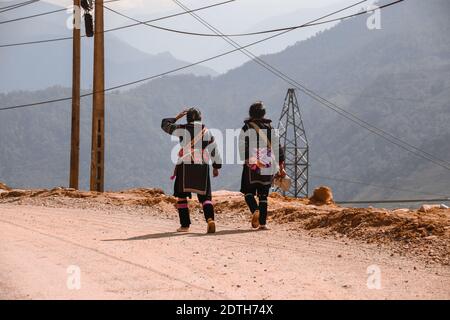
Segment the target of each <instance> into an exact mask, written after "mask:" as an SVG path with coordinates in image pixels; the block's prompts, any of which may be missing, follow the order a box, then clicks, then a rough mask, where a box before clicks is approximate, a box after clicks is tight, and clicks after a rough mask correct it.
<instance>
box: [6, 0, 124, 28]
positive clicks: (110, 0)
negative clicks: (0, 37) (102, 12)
mask: <svg viewBox="0 0 450 320" xmlns="http://www.w3.org/2000/svg"><path fill="white" fill-rule="evenodd" d="M117 1H121V0H108V1H105V2H104V3H110V2H117ZM67 9H68V8H62V9H56V10H52V11H47V12H42V13H37V14H33V15H29V16H25V17H20V18H15V19H10V20H4V21H0V24H6V23H11V22H16V21H21V20H27V19H32V18H37V17H42V16H46V15H49V14H53V13H58V12H66V11H67Z"/></svg>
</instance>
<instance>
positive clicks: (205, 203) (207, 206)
mask: <svg viewBox="0 0 450 320" xmlns="http://www.w3.org/2000/svg"><path fill="white" fill-rule="evenodd" d="M197 198H198V201H199V202H200V203H201V204H202V207H203V214H204V215H205V220H206V222H207V223H208V228H207V229H206V232H207V233H215V232H216V224H215V222H214V206H213V203H212V201H211V195H207V196H206V195H205V196H203V195H200V194H198V195H197Z"/></svg>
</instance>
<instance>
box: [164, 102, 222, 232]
mask: <svg viewBox="0 0 450 320" xmlns="http://www.w3.org/2000/svg"><path fill="white" fill-rule="evenodd" d="M184 116H186V118H187V123H186V124H176V122H177V121H178V120H180V119H181V118H183V117H184ZM201 121H202V116H201V112H200V110H198V109H196V108H191V109H188V110H184V111H182V112H180V113H179V114H178V115H177V116H176V117H175V118H166V119H163V120H162V123H161V128H162V129H163V130H164V131H165V132H167V133H169V134H171V135H174V136H177V137H178V138H179V140H180V143H181V146H182V148H181V150H180V152H179V153H178V156H179V158H178V161H177V164H176V167H175V172H174V177H173V178H174V179H175V184H174V194H173V195H174V196H175V197H177V198H178V202H177V209H178V214H179V217H180V224H181V227H180V228H178V229H177V231H178V232H188V231H189V226H190V225H191V220H190V215H189V207H188V198H192V192H194V193H196V194H197V198H198V201H199V202H200V203H201V204H202V206H203V213H204V216H205V220H206V222H207V224H208V227H207V232H208V233H214V232H215V231H216V226H215V222H214V206H213V203H212V196H211V181H210V177H209V163H210V162H212V166H213V176H214V177H217V176H218V175H219V169H220V168H221V163H222V161H221V158H220V154H219V152H218V150H217V146H216V143H215V141H214V137H213V136H212V135H211V133H210V132H209V130H208V129H207V128H206V126H205V125H204V124H203V123H202V122H201ZM210 159H211V160H212V161H210Z"/></svg>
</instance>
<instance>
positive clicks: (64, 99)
mask: <svg viewBox="0 0 450 320" xmlns="http://www.w3.org/2000/svg"><path fill="white" fill-rule="evenodd" d="M362 2H364V1H362ZM398 2H401V1H398ZM390 5H392V4H390ZM191 12H192V10H191ZM186 13H189V12H186ZM364 13H366V12H364ZM341 19H342V18H341ZM270 38H272V37H270ZM263 40H267V39H263ZM258 43H259V42H258ZM253 44H254V43H252V44H250V45H253ZM250 45H248V46H250ZM248 46H246V47H248ZM242 48H243V47H242ZM240 49H241V47H240ZM235 51H236V50H233V52H235ZM225 54H226V53H225ZM223 55H224V54H222V55H219V56H223ZM219 56H215V57H213V58H217V57H219ZM211 59H212V58H209V59H207V60H211ZM199 63H203V61H202V62H198V63H196V64H199ZM192 65H194V64H192ZM192 65H189V66H185V67H181V68H177V69H175V70H171V71H169V72H166V73H163V74H159V75H156V76H153V77H151V78H155V77H160V76H162V75H165V74H168V73H172V72H175V71H179V70H182V69H185V68H187V67H190V66H192ZM151 78H146V79H142V80H139V81H138V82H141V81H147V80H149V79H151ZM133 83H136V82H133ZM130 84H131V83H129V84H125V85H120V86H116V87H114V88H108V89H107V90H105V91H110V90H115V89H117V88H120V87H124V86H126V85H130ZM91 94H92V93H89V94H84V95H82V96H83V97H86V96H89V95H91ZM66 100H70V98H61V99H54V100H49V101H47V103H50V102H59V101H66ZM38 104H42V103H38ZM31 105H37V104H31ZM31 105H28V106H31ZM17 107H22V106H17ZM23 107H25V106H23ZM7 109H9V108H3V109H0V110H7ZM321 178H325V179H333V180H339V181H345V182H349V183H358V184H365V185H370V186H374V187H382V186H376V185H373V184H367V183H363V182H359V181H358V182H356V181H349V180H344V179H337V178H330V177H321ZM382 188H387V189H394V190H398V191H408V192H416V191H412V190H405V189H397V188H392V187H382Z"/></svg>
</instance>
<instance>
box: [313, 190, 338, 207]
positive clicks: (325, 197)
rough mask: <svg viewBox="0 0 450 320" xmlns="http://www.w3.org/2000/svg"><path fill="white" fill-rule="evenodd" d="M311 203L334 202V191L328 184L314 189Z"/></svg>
mask: <svg viewBox="0 0 450 320" xmlns="http://www.w3.org/2000/svg"><path fill="white" fill-rule="evenodd" d="M309 201H310V203H311V204H316V205H324V204H334V200H333V192H332V191H331V188H329V187H326V186H321V187H319V188H316V189H315V190H314V193H313V195H312V197H311V198H309Z"/></svg>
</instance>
